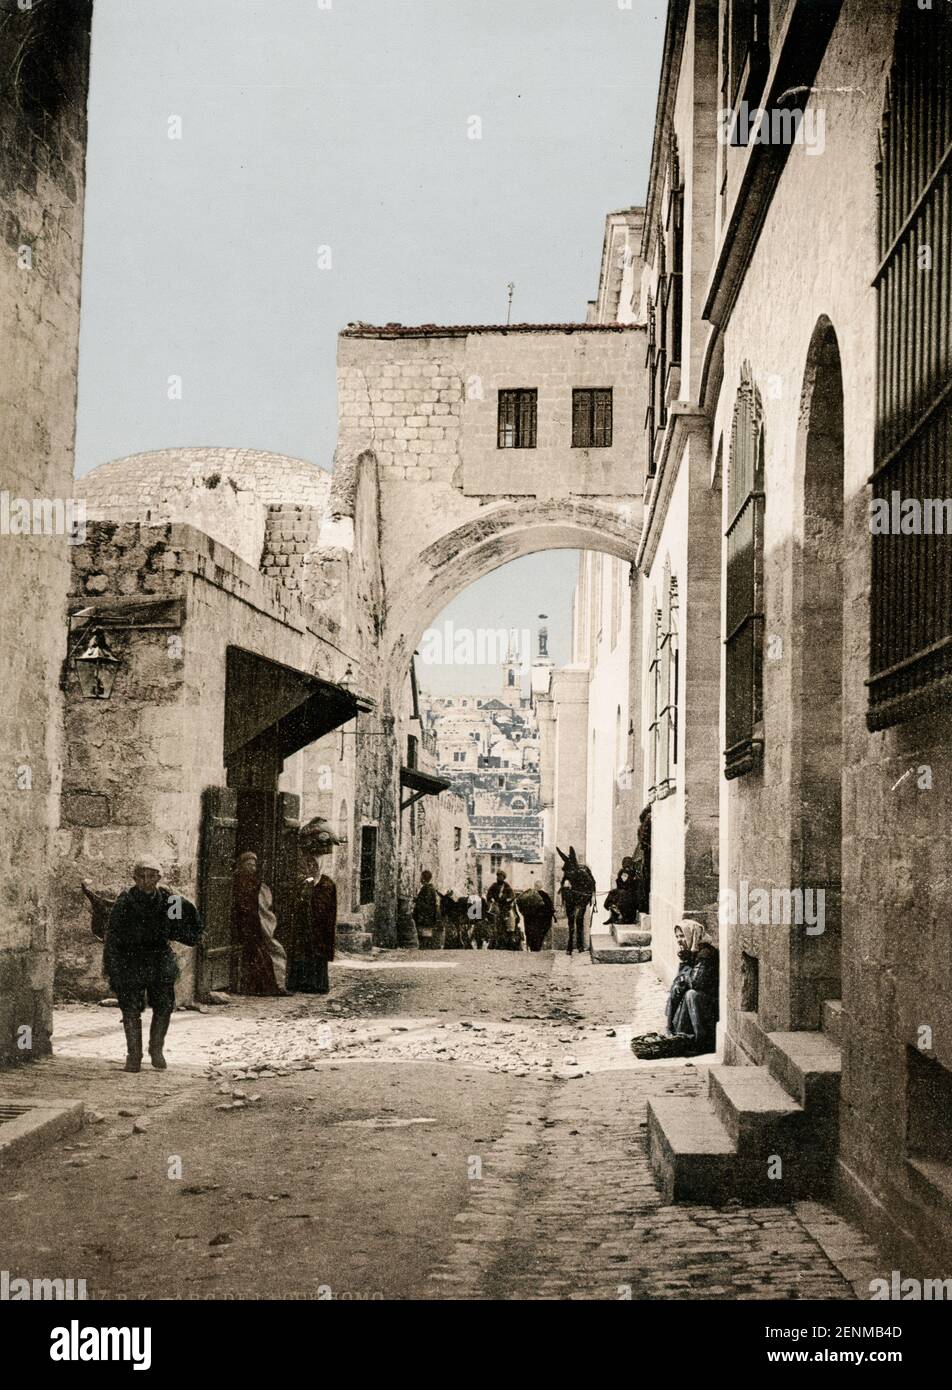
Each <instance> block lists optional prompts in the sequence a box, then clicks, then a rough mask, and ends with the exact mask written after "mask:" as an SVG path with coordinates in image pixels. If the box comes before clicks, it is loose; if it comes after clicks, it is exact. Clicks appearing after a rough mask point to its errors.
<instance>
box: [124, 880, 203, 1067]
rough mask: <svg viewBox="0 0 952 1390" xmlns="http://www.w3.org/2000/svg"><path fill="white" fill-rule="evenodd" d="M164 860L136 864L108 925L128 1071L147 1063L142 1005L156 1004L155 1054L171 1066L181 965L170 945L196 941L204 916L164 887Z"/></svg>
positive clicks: (160, 1062) (157, 1061) (152, 1043)
mask: <svg viewBox="0 0 952 1390" xmlns="http://www.w3.org/2000/svg"><path fill="white" fill-rule="evenodd" d="M161 876H162V866H161V865H160V864H159V862H158V860H157V859H152V858H150V857H149V856H148V855H142V856H140V858H139V859H137V860H136V862H135V864H134V865H133V868H132V879H133V884H134V887H132V888H127V889H125V891H124V892H122V893H120V894H119V897H118V898H117V899H116V904H115V906H114V907H113V909H112V912H111V913H110V916H109V925H108V927H107V928H106V944H105V947H104V949H103V973H104V974H105V976H106V978H107V979H108V980H109V984H110V986H111V988H112V990H113V991H114V993H115V996H116V998H117V1000H118V1001H119V1008H120V1009H121V1010H122V1026H123V1029H124V1031H125V1035H126V1065H125V1070H126V1071H139V1069H140V1068H141V1066H142V1010H143V1009H144V1008H145V1006H146V1004H147V1003H148V1004H149V1006H150V1007H151V1009H152V1024H151V1027H150V1028H149V1057H150V1059H151V1061H152V1065H153V1067H155V1069H156V1070H157V1071H164V1070H165V1068H166V1065H167V1064H166V1061H165V1057H164V1055H163V1052H162V1048H163V1045H164V1043H165V1035H166V1033H167V1032H168V1029H169V1022H170V1021H171V1018H172V1010H173V1009H174V1008H175V981H176V979H177V978H178V973H179V967H178V962H177V961H176V959H175V955H174V952H173V951H172V947H171V946H170V944H169V943H170V942H172V941H180V942H182V944H183V945H185V946H196V945H197V944H198V941H199V938H200V937H201V934H202V919H201V917H199V915H198V909H197V908H196V907H195V905H194V903H190V902H189V901H188V899H187V898H183V897H182V896H181V895H180V894H178V893H172V892H170V890H169V889H168V888H160V887H159V879H160V878H161Z"/></svg>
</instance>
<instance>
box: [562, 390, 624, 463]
mask: <svg viewBox="0 0 952 1390" xmlns="http://www.w3.org/2000/svg"><path fill="white" fill-rule="evenodd" d="M599 398H601V399H599ZM583 405H587V413H586V414H585V415H584V416H583V412H582V407H583ZM606 407H607V409H606ZM599 409H601V412H602V418H601V429H599ZM614 413H615V407H614V395H613V388H612V387H611V386H573V387H572V448H573V449H610V448H611V447H612V437H613V431H614ZM606 419H607V425H606ZM583 425H584V426H585V428H584V429H583ZM599 435H601V438H599Z"/></svg>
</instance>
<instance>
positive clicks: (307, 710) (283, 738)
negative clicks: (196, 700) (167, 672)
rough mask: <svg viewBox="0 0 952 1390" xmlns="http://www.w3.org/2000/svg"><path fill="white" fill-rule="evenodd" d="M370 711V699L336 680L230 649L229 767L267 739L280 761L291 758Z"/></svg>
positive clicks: (227, 702) (227, 664)
mask: <svg viewBox="0 0 952 1390" xmlns="http://www.w3.org/2000/svg"><path fill="white" fill-rule="evenodd" d="M370 708H371V706H370V704H369V703H368V702H367V701H366V700H363V699H361V698H359V697H358V696H356V695H354V694H353V692H352V691H350V690H345V689H344V688H343V687H342V686H339V685H334V683H333V682H332V681H326V680H321V678H320V677H319V676H312V675H309V674H308V673H307V672H305V671H297V670H295V669H294V668H293V667H292V666H283V665H281V663H280V662H277V661H271V660H270V659H269V658H268V657H265V656H259V655H258V653H257V652H249V651H245V650H244V648H242V647H229V648H228V650H227V654H226V659H225V750H224V757H225V762H226V763H227V762H228V760H229V758H231V757H234V755H235V754H236V753H238V752H239V750H241V749H243V748H247V747H248V745H249V744H254V743H255V742H257V741H258V740H259V739H263V738H267V739H276V741H277V747H278V751H279V753H280V756H281V757H282V758H290V757H291V755H292V754H293V753H297V752H298V751H299V750H300V749H301V748H306V747H307V745H308V744H310V743H314V742H315V741H316V740H317V739H319V738H322V737H323V736H324V734H327V733H330V731H331V730H332V729H337V728H339V727H340V725H341V724H346V723H347V721H348V720H349V719H353V718H354V717H355V715H357V714H359V713H361V712H362V711H365V710H368V709H370Z"/></svg>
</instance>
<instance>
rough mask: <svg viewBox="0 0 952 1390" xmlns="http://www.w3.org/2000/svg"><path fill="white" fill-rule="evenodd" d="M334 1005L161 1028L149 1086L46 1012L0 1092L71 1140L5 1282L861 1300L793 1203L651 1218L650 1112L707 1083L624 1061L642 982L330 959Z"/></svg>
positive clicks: (401, 957)
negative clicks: (52, 1052)
mask: <svg viewBox="0 0 952 1390" xmlns="http://www.w3.org/2000/svg"><path fill="white" fill-rule="evenodd" d="M332 986H333V987H332V992H331V994H330V995H329V996H327V997H326V998H317V997H307V998H305V997H303V996H295V997H292V998H289V999H280V1000H235V1001H233V1002H232V1003H231V1004H230V1005H225V1006H220V1007H209V1008H207V1010H206V1011H205V1012H198V1011H186V1010H182V1011H179V1012H178V1013H177V1014H176V1015H175V1017H174V1019H173V1024H172V1029H171V1033H170V1038H169V1044H168V1047H167V1053H168V1056H169V1059H170V1068H169V1070H168V1071H167V1072H165V1073H154V1072H152V1071H150V1070H145V1071H143V1073H142V1074H140V1075H138V1076H135V1075H132V1076H130V1075H127V1074H126V1073H124V1072H123V1071H121V1070H120V1062H121V1056H122V1051H123V1049H122V1044H121V1030H120V1028H119V1017H118V1013H117V1012H116V1011H115V1010H112V1009H104V1008H100V1007H96V1006H72V1007H70V1008H68V1009H65V1010H63V1011H62V1012H60V1013H59V1014H58V1015H57V1020H56V1035H55V1039H54V1041H55V1044H56V1056H55V1057H54V1058H53V1059H51V1060H49V1061H47V1062H43V1063H39V1064H35V1065H31V1066H24V1067H22V1068H21V1069H19V1070H18V1071H16V1072H14V1073H9V1074H8V1075H7V1076H6V1077H5V1088H6V1090H8V1091H10V1092H11V1093H12V1094H16V1095H20V1096H29V1095H35V1096H44V1097H53V1096H55V1097H58V1098H69V1097H72V1096H75V1097H79V1098H82V1099H84V1100H85V1101H86V1104H87V1107H88V1110H89V1112H90V1115H89V1119H90V1120H91V1121H92V1123H89V1124H87V1126H86V1127H85V1128H84V1129H83V1131H81V1133H80V1134H79V1135H77V1136H75V1137H74V1138H73V1139H71V1140H68V1141H67V1142H66V1143H65V1144H64V1145H62V1146H60V1147H59V1148H55V1149H50V1150H47V1151H45V1152H44V1153H42V1154H41V1155H39V1156H38V1157H36V1158H35V1159H33V1160H32V1161H30V1162H29V1163H22V1164H20V1165H18V1166H13V1167H11V1169H10V1170H9V1171H8V1172H5V1173H4V1183H3V1195H2V1198H0V1201H2V1208H3V1211H2V1220H0V1265H2V1266H3V1267H4V1268H6V1269H8V1270H10V1271H13V1272H15V1273H17V1274H20V1275H26V1276H30V1277H40V1276H47V1277H56V1276H61V1277H74V1278H85V1279H86V1280H87V1285H88V1291H89V1296H90V1297H91V1298H100V1297H118V1298H131V1297H143V1296H145V1297H151V1298H182V1297H185V1298H207V1297H211V1298H234V1297H248V1296H253V1295H256V1296H258V1297H276V1298H314V1297H320V1296H323V1297H338V1298H344V1297H350V1298H373V1297H386V1298H435V1299H441V1298H462V1299H474V1300H482V1299H494V1298H504V1299H533V1298H540V1299H562V1298H581V1299H627V1298H629V1297H630V1298H633V1299H662V1298H725V1299H734V1298H776V1299H788V1298H793V1299H803V1298H826V1297H829V1298H851V1297H853V1296H854V1289H853V1284H854V1283H855V1284H856V1285H857V1287H860V1288H862V1287H863V1280H864V1279H865V1280H866V1282H867V1285H868V1278H869V1277H871V1273H872V1272H875V1271H874V1269H873V1264H874V1263H875V1255H874V1252H872V1251H871V1250H869V1249H868V1247H866V1246H865V1245H864V1243H863V1242H862V1240H861V1239H860V1238H859V1237H858V1236H857V1235H856V1234H855V1233H854V1232H852V1231H851V1229H850V1228H849V1227H848V1226H847V1225H846V1224H845V1223H843V1222H842V1221H840V1220H839V1219H838V1218H837V1217H835V1216H833V1214H832V1213H830V1212H828V1211H827V1210H826V1209H825V1208H823V1207H821V1206H818V1205H817V1204H815V1203H798V1204H797V1205H796V1208H791V1207H789V1206H781V1207H767V1208H755V1209H750V1208H743V1207H740V1206H738V1205H736V1204H730V1205H728V1206H726V1207H724V1208H721V1209H715V1208H712V1207H700V1206H677V1207H671V1206H664V1205H662V1203H661V1200H660V1198H659V1195H658V1192H657V1189H656V1186H655V1183H654V1180H653V1178H652V1174H651V1170H650V1166H649V1164H648V1159H647V1152H646V1144H645V1102H646V1100H647V1099H648V1097H650V1096H652V1095H658V1094H662V1093H665V1092H674V1093H677V1094H679V1095H682V1096H690V1095H693V1094H696V1093H698V1092H699V1091H700V1090H701V1089H702V1087H703V1086H704V1059H699V1060H698V1062H697V1063H693V1064H684V1063H680V1062H671V1063H667V1064H663V1065H659V1064H656V1063H653V1064H646V1063H639V1062H637V1061H636V1060H635V1059H634V1057H633V1055H632V1053H631V1051H630V1049H629V1047H628V1039H629V1037H630V1036H631V1033H632V1031H636V1032H637V1031H646V1030H648V1029H650V1028H653V1027H657V1026H658V1024H659V1022H660V1019H661V1009H662V1006H663V998H664V995H663V991H662V989H661V986H660V985H659V984H658V982H657V979H656V978H655V976H654V974H653V972H652V970H651V967H650V966H628V967H611V966H593V965H592V964H591V963H590V961H589V960H588V958H587V957H582V958H579V957H576V958H574V959H572V960H568V959H567V958H566V957H564V956H562V955H559V956H553V955H552V954H551V953H544V954H542V955H535V956H532V955H527V954H521V955H517V954H509V953H505V952H498V953H497V952H492V953H475V952H446V953H443V954H441V955H436V954H435V953H434V955H433V956H432V957H430V956H428V955H427V954H425V953H403V952H390V953H387V954H386V955H384V956H381V957H379V958H377V959H371V960H368V959H367V958H360V959H357V958H353V959H344V960H341V961H338V962H336V963H335V965H334V966H333V967H332ZM176 1160H178V1162H176ZM396 1193H399V1200H395V1194H396ZM818 1237H819V1240H818ZM825 1251H827V1252H829V1253H825ZM834 1260H835V1263H834Z"/></svg>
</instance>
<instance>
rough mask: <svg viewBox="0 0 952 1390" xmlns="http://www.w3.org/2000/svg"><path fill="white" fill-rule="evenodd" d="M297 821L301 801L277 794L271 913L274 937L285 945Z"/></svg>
mask: <svg viewBox="0 0 952 1390" xmlns="http://www.w3.org/2000/svg"><path fill="white" fill-rule="evenodd" d="M300 819H301V798H300V797H299V796H294V795H292V793H291V792H279V793H278V796H277V807H276V813H275V838H274V882H273V884H272V885H271V891H272V893H273V894H274V914H275V916H276V917H277V919H278V928H277V936H278V939H279V940H280V941H283V942H287V940H288V936H289V932H290V928H291V917H292V914H293V911H294V897H295V892H296V889H297V881H298V847H297V836H298V826H299V824H300Z"/></svg>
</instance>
